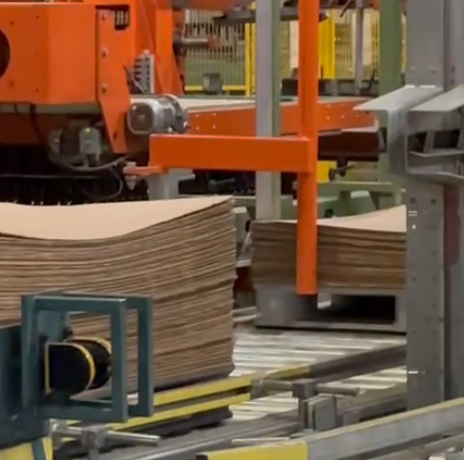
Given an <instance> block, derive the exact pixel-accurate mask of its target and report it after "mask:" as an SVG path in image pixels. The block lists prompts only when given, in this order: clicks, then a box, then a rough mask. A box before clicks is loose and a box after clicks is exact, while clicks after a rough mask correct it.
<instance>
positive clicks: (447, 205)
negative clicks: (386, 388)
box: [406, 0, 464, 407]
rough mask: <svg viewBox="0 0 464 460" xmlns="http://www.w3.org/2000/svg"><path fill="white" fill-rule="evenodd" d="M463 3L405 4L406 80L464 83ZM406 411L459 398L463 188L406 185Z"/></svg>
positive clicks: (463, 386) (463, 375) (463, 332)
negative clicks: (408, 406) (407, 371)
mask: <svg viewBox="0 0 464 460" xmlns="http://www.w3.org/2000/svg"><path fill="white" fill-rule="evenodd" d="M463 40H464V2H462V1H461V0H408V2H407V72H406V83H407V84H409V85H414V86H435V87H437V88H443V90H444V91H449V90H451V89H452V88H454V87H455V86H456V85H460V84H463V83H464V54H463V53H462V42H463ZM406 191H407V194H406V197H407V209H408V226H407V228H408V233H407V301H408V322H407V324H408V368H409V374H408V377H409V401H410V407H419V406H423V405H426V404H431V403H434V402H438V401H441V400H444V399H450V398H455V397H460V396H464V361H463V359H462V349H463V347H464V309H463V308H462V298H463V297H464V282H463V280H464V272H463V267H464V253H463V251H461V244H460V242H461V240H462V239H463V237H464V230H463V224H464V223H463V222H461V220H462V216H463V215H464V200H463V198H462V196H463V192H462V186H457V185H455V184H437V183H433V182H426V181H423V180H418V179H416V178H410V179H408V182H407V184H406Z"/></svg>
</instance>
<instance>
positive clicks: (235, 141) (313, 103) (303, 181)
mask: <svg viewBox="0 0 464 460" xmlns="http://www.w3.org/2000/svg"><path fill="white" fill-rule="evenodd" d="M298 8H299V31H300V33H299V61H298V64H299V72H298V73H299V82H300V84H299V85H298V91H299V94H298V104H291V103H290V104H284V105H283V107H282V117H281V119H282V133H283V134H287V135H294V136H295V137H293V138H292V137H288V138H284V137H280V138H257V137H256V136H255V109H254V107H240V106H238V107H235V108H232V109H231V110H227V109H225V110H224V109H219V108H218V109H206V110H201V109H200V110H198V111H195V110H193V111H191V113H190V117H189V122H190V132H191V133H192V134H189V135H180V136H178V135H153V136H151V138H150V164H151V165H155V166H159V167H161V168H163V169H164V168H166V169H170V168H192V169H226V170H238V171H280V172H282V171H284V172H285V171H286V172H295V173H297V174H298V225H297V260H296V269H297V270H296V273H297V279H296V290H297V292H298V293H299V294H302V295H311V294H316V293H317V177H316V169H317V157H318V136H319V132H320V131H331V130H339V129H343V128H351V127H356V126H366V125H369V124H370V123H369V120H370V118H369V117H367V118H366V117H365V116H364V115H362V114H355V113H353V107H354V105H357V104H359V103H360V100H359V99H358V100H355V101H352V102H351V103H350V102H349V101H347V100H343V99H339V100H338V101H337V102H334V101H332V100H330V99H329V100H319V98H318V73H319V68H318V56H317V49H318V33H317V32H318V24H319V2H311V1H309V2H308V1H300V2H299V5H298ZM270 77H271V76H270ZM258 199H259V197H258Z"/></svg>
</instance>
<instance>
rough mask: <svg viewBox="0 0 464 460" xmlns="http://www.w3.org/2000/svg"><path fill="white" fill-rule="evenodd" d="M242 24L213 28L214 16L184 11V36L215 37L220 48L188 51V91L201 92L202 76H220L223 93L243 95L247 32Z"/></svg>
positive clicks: (214, 26)
mask: <svg viewBox="0 0 464 460" xmlns="http://www.w3.org/2000/svg"><path fill="white" fill-rule="evenodd" d="M246 27H247V26H244V25H230V26H216V25H215V24H214V21H213V13H211V12H207V11H190V10H189V11H187V12H186V18H185V28H186V30H185V33H186V35H187V36H188V37H190V38H205V37H212V36H214V37H217V39H218V43H219V46H218V47H217V48H216V47H215V48H214V49H193V50H189V51H188V52H187V56H186V60H185V79H186V91H187V92H201V91H202V80H203V75H204V74H206V73H219V74H220V75H221V77H222V79H223V82H224V91H227V92H234V93H239V94H243V93H245V92H246V81H247V71H246V65H247V64H246V61H247V59H246V58H245V57H246V53H247V50H246V48H247V47H246V39H245V36H246V32H245V29H246Z"/></svg>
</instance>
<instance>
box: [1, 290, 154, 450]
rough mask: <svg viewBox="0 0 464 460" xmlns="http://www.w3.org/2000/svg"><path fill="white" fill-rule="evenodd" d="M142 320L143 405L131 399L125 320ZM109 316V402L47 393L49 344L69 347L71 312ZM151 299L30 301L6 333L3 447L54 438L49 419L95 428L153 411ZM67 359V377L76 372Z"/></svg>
mask: <svg viewBox="0 0 464 460" xmlns="http://www.w3.org/2000/svg"><path fill="white" fill-rule="evenodd" d="M131 311H133V312H134V313H135V314H136V315H137V329H138V390H137V391H138V402H137V404H135V405H131V404H129V402H128V398H127V393H128V388H127V383H126V379H127V377H126V347H125V338H126V317H127V314H128V313H129V312H131ZM71 313H86V314H91V315H104V316H108V317H109V319H110V325H111V331H110V332H111V340H110V342H111V352H110V355H111V361H110V362H109V363H108V368H109V369H111V393H110V395H109V397H108V399H107V400H85V399H81V398H79V399H75V398H72V397H68V396H67V395H66V394H63V393H60V392H59V391H55V392H51V393H45V392H44V390H43V388H44V387H43V381H44V370H45V369H46V368H45V367H44V356H45V353H46V351H45V350H46V346H47V344H51V343H53V344H61V343H62V344H66V343H68V340H69V337H70V328H69V325H70V321H69V319H70V314H71ZM152 356H153V339H152V302H151V299H149V298H147V297H138V296H90V295H78V294H75V295H71V294H63V293H56V292H55V293H47V294H44V295H36V296H25V297H23V298H22V302H21V324H20V325H17V326H11V327H5V328H3V329H0V449H2V448H6V447H8V446H11V445H17V444H19V443H23V442H28V441H31V440H34V439H37V438H40V437H42V436H45V435H47V433H48V420H49V419H52V418H53V419H66V420H83V421H87V422H91V423H109V422H125V421H127V419H128V418H129V417H144V416H147V417H148V416H151V415H152V414H153V410H154V408H153V388H154V381H153V376H152V372H151V361H152ZM72 369H73V363H72V362H69V363H68V362H66V365H65V366H63V372H64V373H69V372H72Z"/></svg>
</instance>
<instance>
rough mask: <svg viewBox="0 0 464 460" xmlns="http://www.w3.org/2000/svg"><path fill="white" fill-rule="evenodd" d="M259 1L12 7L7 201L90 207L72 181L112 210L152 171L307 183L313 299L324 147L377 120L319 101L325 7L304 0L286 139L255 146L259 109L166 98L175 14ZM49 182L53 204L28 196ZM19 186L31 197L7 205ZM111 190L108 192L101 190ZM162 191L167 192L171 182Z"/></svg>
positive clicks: (285, 113)
mask: <svg viewBox="0 0 464 460" xmlns="http://www.w3.org/2000/svg"><path fill="white" fill-rule="evenodd" d="M250 3H251V0H176V1H175V2H174V1H173V0H113V1H112V2H111V3H108V2H106V1H105V0H84V1H82V2H79V3H78V2H53V3H50V2H22V1H16V2H8V3H3V4H2V8H3V14H2V15H0V101H1V103H2V105H1V111H0V123H1V126H2V129H1V130H0V143H1V144H2V155H0V176H1V177H2V181H0V184H1V185H0V200H5V193H6V194H7V196H8V197H10V198H8V199H10V200H14V201H19V202H27V203H36V204H56V203H62V204H69V203H71V202H81V201H82V200H80V199H77V200H74V198H71V199H69V198H66V197H65V196H67V195H66V194H67V193H68V190H69V188H70V187H74V184H77V185H76V187H79V189H80V193H81V195H85V196H88V197H89V199H90V200H91V201H98V200H105V201H107V200H110V199H113V197H114V196H117V194H118V193H121V190H122V189H124V190H125V191H126V194H125V195H124V199H134V198H135V199H137V196H138V195H137V190H138V189H137V187H138V186H139V185H140V184H138V185H134V184H130V183H129V182H128V181H127V180H126V179H125V178H124V177H123V174H124V172H126V173H127V172H128V168H127V165H128V163H130V164H131V167H130V170H131V171H130V172H131V174H132V173H136V174H140V173H144V174H146V175H147V176H148V177H147V182H149V181H150V180H151V179H152V177H155V178H158V179H161V178H163V177H166V176H169V175H168V174H161V173H164V172H165V171H166V170H168V169H172V168H174V169H178V168H187V169H199V170H237V171H276V172H277V171H279V172H293V173H297V174H298V222H299V226H298V264H297V266H298V276H297V278H298V290H299V292H301V293H304V294H310V293H314V292H315V291H316V288H317V286H316V236H317V235H316V219H317V212H316V199H317V186H316V174H315V171H316V164H317V158H318V136H319V134H320V133H321V132H325V134H331V133H341V132H342V131H343V130H344V129H345V128H355V127H362V126H366V125H369V124H370V123H371V118H370V116H368V115H365V114H359V113H356V112H354V111H353V108H354V106H356V105H357V104H359V103H360V100H359V98H358V99H353V98H351V99H350V98H335V99H330V98H329V99H319V98H318V85H317V82H318V62H317V55H316V50H317V40H318V37H317V35H318V34H317V30H318V21H319V3H317V2H309V1H304V2H303V1H300V2H299V7H298V8H299V22H300V28H299V30H300V34H299V35H300V38H299V72H300V81H301V82H302V84H301V85H299V86H300V88H299V102H295V101H294V102H286V103H284V104H283V105H282V107H281V112H282V113H281V115H282V116H281V119H282V134H284V135H286V136H287V137H283V138H272V137H267V138H266V137H265V138H257V137H255V105H254V102H253V101H252V100H246V101H227V100H226V101H221V100H214V101H205V100H198V99H194V100H184V99H178V98H176V97H174V96H171V95H170V94H172V93H174V94H180V93H181V92H182V85H181V79H180V76H179V73H178V71H177V67H176V62H175V58H174V53H173V33H174V20H175V18H174V9H173V8H174V6H175V7H176V8H177V9H182V8H192V9H214V10H228V9H230V8H235V7H237V6H239V7H247V6H248V5H249V4H250ZM150 136H151V137H150ZM44 180H45V181H50V180H51V181H56V182H59V185H57V187H56V190H55V189H54V193H55V195H54V196H52V197H50V196H48V195H47V193H48V188H47V192H46V193H45V192H43V191H40V192H38V193H36V192H34V193H32V192H31V193H32V195H31V196H33V198H31V197H30V196H29V197H26V198H25V197H24V196H22V194H24V193H26V192H25V191H27V193H29V192H30V191H31V189H33V188H34V187H35V186H36V184H41V183H42V182H43V181H44ZM21 181H23V186H22V187H19V189H20V190H21V192H20V193H19V194H18V196H15V197H13V198H11V193H13V192H12V190H16V187H18V183H19V182H21ZM105 181H106V182H108V184H110V185H109V186H108V187H109V188H110V189H111V190H109V189H108V190H106V189H105V193H103V192H102V189H104V188H105V187H104V186H103V185H104V184H105V183H106V182H105ZM90 183H91V184H92V187H89V184H90ZM159 183H160V184H161V186H162V188H163V190H164V188H165V186H166V183H164V182H163V181H162V180H161V181H159ZM2 187H3V188H2ZM38 187H39V188H40V185H38ZM14 193H16V192H14ZM161 195H163V193H161ZM57 196H58V197H59V198H57ZM163 196H164V195H163Z"/></svg>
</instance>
